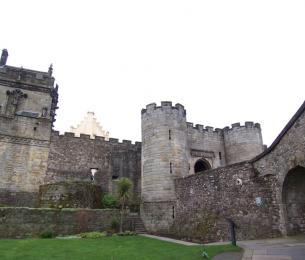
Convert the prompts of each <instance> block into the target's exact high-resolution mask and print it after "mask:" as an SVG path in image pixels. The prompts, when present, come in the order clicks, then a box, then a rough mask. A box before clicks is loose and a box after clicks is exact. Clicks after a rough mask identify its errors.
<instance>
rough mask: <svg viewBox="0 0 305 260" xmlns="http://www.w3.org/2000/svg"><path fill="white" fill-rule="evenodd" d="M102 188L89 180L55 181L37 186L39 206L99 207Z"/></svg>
mask: <svg viewBox="0 0 305 260" xmlns="http://www.w3.org/2000/svg"><path fill="white" fill-rule="evenodd" d="M101 198H102V189H101V187H100V186H98V185H95V184H93V183H91V182H75V181H74V182H57V183H50V184H45V185H40V187H39V207H42V208H90V209H97V208H101Z"/></svg>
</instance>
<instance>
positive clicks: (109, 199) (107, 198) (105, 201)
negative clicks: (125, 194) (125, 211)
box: [102, 194, 118, 209]
mask: <svg viewBox="0 0 305 260" xmlns="http://www.w3.org/2000/svg"><path fill="white" fill-rule="evenodd" d="M102 207H103V208H106V209H114V208H117V207H118V200H117V198H116V197H114V196H112V195H110V194H106V195H104V196H103V198H102Z"/></svg>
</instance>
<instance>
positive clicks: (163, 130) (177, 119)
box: [141, 101, 189, 232]
mask: <svg viewBox="0 0 305 260" xmlns="http://www.w3.org/2000/svg"><path fill="white" fill-rule="evenodd" d="M187 150H188V149H187V124H186V111H185V109H184V107H183V106H182V105H181V104H176V105H175V106H172V102H169V101H163V102H161V106H157V105H156V104H155V103H152V104H149V105H147V106H146V109H143V110H142V176H141V177H142V178H141V179H142V185H141V187H142V190H141V200H142V207H141V214H142V219H143V221H144V224H145V226H146V228H147V229H148V230H149V231H154V230H159V231H160V230H161V231H162V230H164V232H166V231H167V229H168V227H169V226H170V224H171V223H172V222H173V219H174V217H175V201H176V195H175V184H174V181H175V179H176V178H179V177H183V176H186V175H187V174H188V169H189V163H188V157H187Z"/></svg>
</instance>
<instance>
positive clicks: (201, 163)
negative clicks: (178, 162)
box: [194, 159, 211, 173]
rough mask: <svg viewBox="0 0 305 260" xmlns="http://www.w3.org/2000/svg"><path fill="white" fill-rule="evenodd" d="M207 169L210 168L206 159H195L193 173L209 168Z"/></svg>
mask: <svg viewBox="0 0 305 260" xmlns="http://www.w3.org/2000/svg"><path fill="white" fill-rule="evenodd" d="M209 169H211V166H210V164H209V163H208V162H207V161H206V160H203V159H199V160H197V161H196V163H195V165H194V172H195V173H197V172H203V171H206V170H209Z"/></svg>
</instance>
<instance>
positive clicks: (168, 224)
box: [143, 102, 305, 242]
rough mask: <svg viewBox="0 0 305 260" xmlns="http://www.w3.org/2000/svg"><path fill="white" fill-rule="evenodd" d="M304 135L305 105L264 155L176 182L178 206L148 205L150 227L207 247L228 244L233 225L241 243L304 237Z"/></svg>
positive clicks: (157, 203) (175, 204) (145, 214)
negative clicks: (242, 241)
mask: <svg viewBox="0 0 305 260" xmlns="http://www.w3.org/2000/svg"><path fill="white" fill-rule="evenodd" d="M304 133H305V102H304V103H303V105H302V106H301V108H300V109H299V110H298V111H297V113H296V114H295V115H294V116H293V117H292V119H291V120H290V121H289V123H288V124H287V126H286V127H285V128H284V129H283V131H282V132H281V133H280V135H279V136H278V138H277V139H276V140H275V141H274V143H273V144H272V145H271V146H270V147H269V148H268V149H267V150H265V151H264V152H263V153H261V154H260V155H258V156H256V157H255V158H253V159H252V160H248V161H244V162H240V163H236V164H232V165H229V166H226V167H220V168H216V169H211V170H207V171H204V172H201V173H197V174H194V175H189V176H186V177H182V178H177V179H176V180H175V191H176V201H171V202H170V203H169V202H165V201H164V202H151V203H150V204H149V207H148V209H147V204H148V203H144V205H143V208H144V212H145V213H144V218H145V217H146V218H147V222H149V223H150V225H149V226H148V227H150V228H151V231H152V232H155V233H163V234H166V235H171V236H174V237H180V238H184V239H189V240H200V241H204V242H211V241H220V240H228V239H229V221H233V222H234V223H235V224H236V234H237V239H239V240H242V239H258V238H268V237H276V236H280V235H287V234H288V235H295V234H299V233H305V219H304V216H305V211H304V202H305V200H304V198H305V138H304V136H305V135H304ZM145 207H146V208H145ZM145 210H146V211H145ZM159 222H161V223H162V226H160V224H159Z"/></svg>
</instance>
